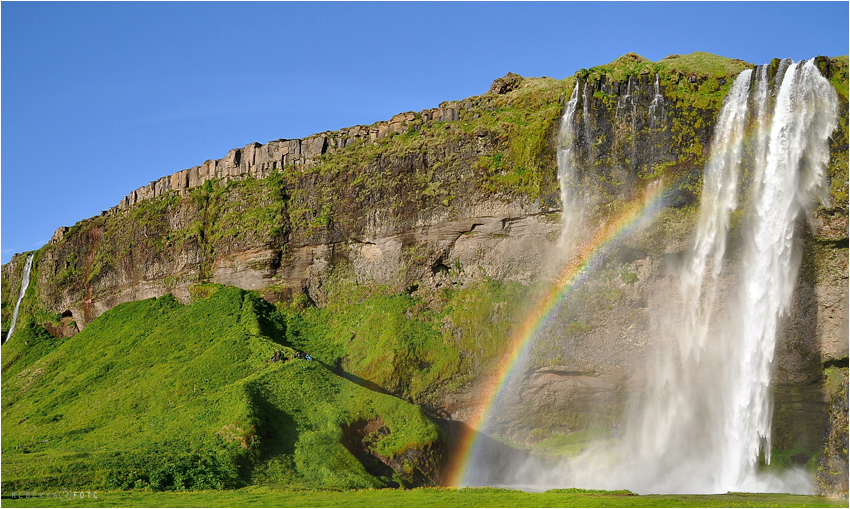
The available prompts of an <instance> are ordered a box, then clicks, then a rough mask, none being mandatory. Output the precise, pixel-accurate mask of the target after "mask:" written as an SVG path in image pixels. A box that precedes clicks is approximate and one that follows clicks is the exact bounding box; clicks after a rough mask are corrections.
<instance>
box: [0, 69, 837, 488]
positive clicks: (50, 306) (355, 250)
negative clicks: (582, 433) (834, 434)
mask: <svg viewBox="0 0 850 509" xmlns="http://www.w3.org/2000/svg"><path fill="white" fill-rule="evenodd" d="M781 65H782V64H781V62H780V61H778V60H776V61H774V62H773V63H772V66H771V70H772V71H771V72H774V73H775V72H776V70H777V69H778V68H779V67H780V66H781ZM818 65H819V67H820V69H821V71H822V73H823V74H824V75H825V76H826V77H827V78H829V79H830V80H831V81H832V82H833V84H835V86H836V89H837V90H838V91H839V96H840V104H841V113H840V116H841V119H840V122H839V128H838V129H837V130H836V132H835V133H834V135H833V138H832V141H831V160H830V167H829V177H830V182H831V184H830V185H831V188H830V190H831V196H832V203H831V205H830V206H828V207H821V208H820V209H818V211H817V213H816V215H815V217H813V218H811V220H809V221H806V222H804V223H801V225H800V229H801V235H802V236H803V239H804V241H803V245H804V248H803V249H804V263H803V268H802V270H801V276H800V279H799V282H798V287H797V290H796V293H795V303H794V308H793V311H792V313H791V316H789V317H787V319H786V320H785V321H784V322H783V326H782V334H781V340H780V344H779V346H778V351H777V359H776V362H775V365H776V375H775V378H776V381H777V383H779V384H785V385H787V386H789V387H791V388H792V389H793V388H794V387H803V386H806V385H807V384H812V383H815V382H820V381H821V379H822V378H823V369H824V365H825V364H824V363H827V364H829V363H836V362H838V363H841V362H844V363H845V364H846V359H847V355H848V353H847V336H848V332H847V317H848V308H847V293H848V292H847V284H848V283H847V281H848V279H847V278H848V268H847V258H848V257H847V231H848V228H847V224H848V223H847V217H848V216H847V214H848V204H847V192H848V189H847V164H848V163H847V161H848V157H847V146H848V145H847V139H848V138H847V117H848V113H847V111H848V101H847V68H848V64H847V58H846V57H840V58H833V59H827V58H823V57H820V58H819V60H818ZM748 67H752V65H751V64H748V63H746V62H742V61H738V60H730V59H725V58H720V57H715V56H712V55H707V54H699V53H698V54H692V55H685V56H678V55H671V56H669V57H667V58H665V59H664V60H662V61H660V62H657V63H655V62H650V61H647V60H645V59H643V58H641V57H639V56H637V55H634V54H629V55H625V56H623V57H621V58H620V59H618V60H616V61H614V62H612V63H611V64H608V65H606V66H599V67H596V68H592V69H582V70H581V71H579V72H577V73H576V75H575V76H571V77H568V78H566V79H564V80H555V79H551V78H521V77H519V76H517V75H513V74H508V75H507V76H506V77H504V78H500V79H498V80H496V81H495V82H494V83H493V85H492V87H491V88H490V90H489V91H488V92H487V93H485V94H483V95H480V96H475V97H471V98H468V99H465V100H463V101H453V102H446V103H442V104H441V105H440V106H439V107H438V108H434V109H429V110H424V111H421V112H417V113H414V112H406V113H402V114H399V115H396V116H395V117H393V118H392V119H391V120H389V121H387V122H378V123H376V124H373V125H371V126H355V127H352V128H349V129H343V130H341V131H338V132H325V133H321V134H317V135H314V136H311V137H308V138H306V139H303V140H276V141H271V142H268V143H266V144H265V145H261V144H259V143H252V144H249V145H247V146H245V147H244V148H241V149H233V150H231V151H230V152H228V154H227V155H226V156H225V157H224V158H222V159H219V160H209V161H206V162H204V163H203V164H201V165H199V166H196V167H193V168H190V169H186V170H182V171H178V172H176V173H174V174H172V175H170V176H166V177H163V178H161V179H159V180H157V181H155V182H151V183H150V184H149V185H147V186H144V187H141V188H139V189H137V190H135V191H133V192H132V193H130V194H129V195H128V196H127V197H125V198H124V199H122V200H121V201H120V203H119V204H118V205H116V206H115V207H113V208H112V209H110V210H109V211H105V212H104V213H102V214H101V215H99V216H97V217H93V218H89V219H86V220H83V221H80V222H78V223H77V224H75V225H74V226H72V227H69V228H64V227H63V228H60V229H58V230H57V232H56V234H55V235H54V236H53V238H52V239H51V241H50V243H49V244H48V245H46V246H44V247H43V248H41V249H39V250H38V251H37V252H36V257H35V265H34V270H33V275H34V276H33V282H32V284H31V286H30V289H29V290H28V292H27V297H26V298H25V300H24V306H23V311H22V318H21V319H22V323H26V324H30V325H32V324H35V325H42V326H45V327H47V328H48V330H50V331H51V332H52V333H53V334H54V335H64V336H69V335H72V334H73V333H74V331H75V330H77V329H79V328H83V327H85V326H86V325H88V324H90V323H91V322H92V321H93V320H94V319H95V318H97V317H98V316H99V315H100V314H102V313H103V312H104V311H106V310H108V309H110V308H112V307H114V306H116V305H117V304H120V303H123V302H127V301H134V300H139V299H144V298H147V297H153V296H161V295H165V294H168V293H171V294H174V296H175V297H177V298H178V299H179V300H181V301H184V302H185V301H188V300H190V292H189V289H190V287H192V286H193V285H196V284H200V283H210V282H213V283H221V284H229V285H234V286H238V287H240V288H243V289H249V290H257V291H259V292H260V293H261V295H263V296H264V297H265V298H266V299H267V300H268V301H270V302H278V303H280V304H281V305H290V303H299V304H298V305H299V306H301V305H307V306H317V307H318V308H323V307H325V306H327V305H328V304H329V303H330V302H332V301H333V299H334V298H336V297H335V296H338V295H340V292H341V290H340V285H342V286H343V287H344V288H347V289H349V290H350V289H352V288H370V289H373V290H374V289H380V291H381V292H384V293H386V294H389V295H399V294H402V295H403V294H408V295H410V296H411V297H413V298H415V299H419V301H420V302H421V303H422V305H421V312H423V313H425V312H436V313H442V312H444V311H445V310H446V306H447V305H448V304H447V301H446V299H444V298H442V297H441V292H442V291H444V290H447V289H475V288H478V287H479V286H480V285H482V284H487V282H490V281H495V282H497V283H499V284H512V285H518V287H520V288H522V289H523V290H522V291H521V292H519V293H514V294H511V295H513V296H507V297H506V296H504V295H501V294H500V296H499V297H493V299H492V300H487V299H484V300H483V301H482V304H481V309H478V310H477V311H476V313H477V315H476V316H475V317H474V320H472V321H471V322H470V323H473V325H468V324H465V323H461V322H460V320H459V318H457V317H456V316H454V315H452V317H451V318H450V319H448V318H446V319H444V320H443V322H442V327H443V329H444V331H445V334H446V335H445V336H444V337H454V338H456V348H458V350H459V351H460V354H459V355H460V356H461V357H462V359H463V361H464V363H461V364H459V366H462V368H459V369H461V370H462V371H465V374H464V373H455V374H454V375H464V376H458V379H457V380H455V381H454V382H456V383H453V381H452V380H451V378H453V376H454V375H452V376H446V377H445V379H441V380H434V381H433V382H434V388H437V387H443V388H448V389H449V390H441V391H437V390H436V389H432V390H430V391H428V390H425V391H419V392H416V391H412V390H410V389H409V387H407V386H405V385H404V384H401V385H398V384H395V385H393V387H395V391H396V392H397V393H398V394H400V395H404V396H405V397H410V398H412V399H413V400H414V401H416V402H418V403H421V404H424V405H425V406H426V407H427V408H429V411H431V412H432V415H434V416H435V418H437V419H442V422H443V423H444V424H445V425H446V426H447V427H449V428H450V427H451V426H452V425H453V424H452V423H453V422H454V423H457V422H463V421H465V420H466V419H467V418H468V416H469V412H470V409H471V408H472V407H473V406H474V403H475V402H476V398H478V397H479V395H478V394H477V393H476V392H475V389H474V387H475V384H473V383H468V382H469V381H470V380H473V379H474V378H475V376H477V375H481V374H482V373H483V372H486V370H487V369H488V367H489V366H491V365H492V363H491V361H492V360H493V359H494V358H497V357H498V351H499V348H498V346H499V341H500V339H499V337H500V334H497V333H496V332H493V333H492V334H490V335H489V336H486V337H485V338H484V339H481V338H478V339H474V340H473V339H471V338H473V336H475V333H471V332H470V331H475V330H478V329H476V327H478V328H479V329H480V328H481V327H490V328H492V330H493V331H499V330H500V331H502V332H504V331H505V330H507V329H508V328H509V327H510V323H511V321H512V320H514V319H515V317H514V315H512V314H511V313H509V312H507V311H506V308H515V309H521V308H522V301H523V300H524V299H527V298H528V296H529V295H533V294H534V292H535V291H536V290H535V289H536V288H537V286H539V285H540V284H542V283H541V282H545V281H546V280H547V278H549V277H551V276H552V275H553V274H554V270H555V267H553V264H552V263H551V260H552V257H553V253H554V252H556V251H557V249H556V246H557V242H558V238H559V230H560V201H559V190H558V180H557V170H556V151H557V148H558V146H557V137H558V131H559V120H560V118H561V116H562V114H563V109H564V105H565V104H566V102H567V100H568V99H569V97H570V95H571V93H572V92H573V90H574V88H575V87H579V88H578V89H577V92H578V93H580V94H583V97H584V98H585V100H584V101H583V104H586V105H587V106H586V107H585V108H584V109H583V110H581V111H577V112H576V115H577V122H578V123H579V124H581V125H582V126H583V128H582V129H581V130H580V131H579V132H578V135H577V141H578V144H577V146H578V161H579V168H578V172H577V175H578V183H579V185H580V186H581V188H582V189H583V190H584V199H585V200H586V203H587V204H588V205H589V208H590V212H589V214H590V215H591V216H592V217H594V218H596V219H597V220H598V221H599V222H604V221H605V220H606V219H607V218H609V217H611V216H612V215H613V214H614V213H616V211H617V208H618V206H619V205H618V204H621V203H622V202H627V201H629V200H632V199H634V198H635V197H636V196H637V195H638V194H639V192H640V191H641V190H642V189H643V188H644V187H645V186H646V185H648V184H649V183H651V182H655V181H658V180H664V181H665V182H668V183H673V185H670V186H668V187H669V190H668V191H666V197H665V203H667V207H666V208H665V209H664V211H663V212H662V214H661V216H660V217H659V219H658V220H657V221H656V222H655V223H654V224H653V225H652V226H650V227H648V228H646V229H644V230H642V231H640V232H639V233H637V234H636V235H635V236H634V237H633V238H630V239H629V240H628V241H627V242H626V243H625V244H624V245H623V246H622V247H620V248H619V249H618V250H617V251H616V252H614V253H613V254H612V255H611V256H609V257H608V258H607V259H606V260H605V264H604V267H601V268H600V270H598V271H597V272H596V273H595V275H594V276H593V278H592V280H590V281H589V282H588V283H587V284H586V285H585V286H584V287H583V288H581V289H580V290H579V291H578V292H577V293H576V295H575V296H574V298H573V299H572V301H571V303H570V305H569V306H568V309H567V310H566V311H565V312H564V313H563V314H562V316H561V317H560V319H559V321H558V323H557V324H555V325H553V326H552V327H553V330H551V331H550V335H549V337H548V338H544V339H543V340H542V341H541V342H540V345H539V346H538V347H537V348H536V349H535V353H534V356H535V361H534V363H533V365H532V367H531V369H530V371H529V372H528V375H527V378H526V380H525V382H524V384H523V386H522V389H521V391H522V392H521V394H520V396H519V397H520V398H521V401H522V402H523V404H524V405H525V407H524V408H526V411H525V412H523V413H522V415H520V416H519V417H516V416H515V415H514V416H513V417H511V416H509V415H508V414H506V417H505V420H504V421H503V422H501V423H500V429H499V434H501V435H502V436H504V437H507V438H508V439H510V440H513V441H514V442H515V443H522V444H526V445H529V446H531V445H533V444H534V443H535V442H537V441H540V440H542V439H544V438H546V437H547V436H548V435H549V434H551V433H552V432H556V431H557V432H561V433H568V432H570V431H575V430H582V429H586V428H588V427H589V426H592V425H594V423H596V424H598V423H606V424H607V423H608V422H610V421H611V420H612V419H615V418H616V416H617V415H618V414H619V413H621V412H622V411H623V409H622V402H623V401H624V391H625V390H626V387H627V385H628V384H629V383H634V380H633V378H634V376H636V373H637V370H636V368H637V367H638V366H640V365H641V363H642V358H643V356H644V355H645V353H646V352H647V349H648V347H649V346H651V345H652V344H653V342H654V332H655V331H657V330H658V327H659V324H658V323H656V321H657V320H658V318H657V317H661V316H665V310H672V309H674V308H675V307H676V306H677V303H678V302H679V296H678V293H677V292H678V290H677V287H676V284H675V282H674V281H673V280H672V278H671V277H670V274H671V271H670V267H673V266H675V264H676V263H677V262H678V260H679V257H680V256H681V253H682V252H683V251H685V249H686V248H687V247H688V243H689V242H690V240H691V235H692V232H693V224H694V221H695V217H696V211H697V208H698V203H699V196H700V188H701V175H702V169H703V167H704V165H705V162H706V159H707V158H708V157H709V154H710V149H711V147H710V146H709V145H710V140H711V135H712V130H713V128H714V125H715V121H716V117H717V113H718V110H719V108H720V106H721V104H722V101H723V98H724V97H725V94H726V93H727V92H728V90H729V87H730V85H731V83H732V82H733V81H734V78H735V76H736V75H737V74H738V73H739V72H740V71H741V70H743V69H745V68H748ZM742 178H745V179H746V178H751V175H749V173H747V172H745V174H744V175H743V177H742ZM730 235H731V240H730V242H731V243H732V247H731V248H730V255H729V256H730V258H731V259H732V260H733V261H734V260H735V259H736V256H739V253H740V249H739V248H738V250H737V251H736V242H738V243H739V244H740V243H742V242H743V240H742V239H740V238H738V237H739V236H740V233H738V230H735V228H734V225H733V229H732V232H731V234H730ZM736 235H738V237H736ZM739 247H740V246H739ZM24 258H25V257H24V256H23V255H16V256H15V257H13V259H12V260H11V261H10V262H9V263H8V264H6V265H4V266H3V268H2V277H3V286H2V288H3V294H2V302H3V329H4V333H5V330H6V329H7V327H8V325H7V324H8V321H9V320H8V317H9V316H10V315H11V307H12V306H14V299H15V297H16V292H17V289H18V288H19V286H20V274H21V270H22V265H23V261H24ZM731 266H732V267H733V270H732V271H731V272H730V274H729V275H728V276H727V280H726V281H725V283H724V284H726V285H729V286H731V285H732V284H733V283H734V280H735V278H736V277H737V276H736V270H741V268H740V265H737V266H736V264H735V263H731ZM536 285H537V286H536ZM342 291H343V292H344V291H346V290H342ZM488 295H489V294H488ZM492 295H496V293H493V294H492ZM647 310H652V313H650V312H648V311H647ZM476 324H477V325H476ZM500 327H501V328H500ZM556 328H557V329H558V330H557V331H556V330H555V329H556ZM488 330H489V329H488ZM563 331H567V333H568V334H567V336H568V337H569V340H568V341H555V338H556V337H560V336H562V335H563ZM475 337H477V336H475ZM423 362H425V361H424V357H423V359H420V360H419V365H418V367H416V368H410V369H418V370H420V371H422V372H425V370H427V369H430V368H428V367H427V366H425V365H424V364H423ZM429 362H430V361H429ZM414 364H415V363H414ZM405 369H407V368H405ZM352 374H353V375H355V376H360V377H363V378H366V379H370V373H369V372H356V371H355V372H353V373H352ZM845 374H846V370H845ZM423 376H424V375H423ZM414 379H415V378H409V380H414ZM373 381H375V382H376V383H378V385H383V384H384V383H385V382H386V381H385V380H373ZM410 383H413V382H410ZM816 387H817V389H816V390H815V391H814V397H815V398H816V399H818V400H819V401H822V404H821V406H820V407H818V408H820V410H819V412H820V413H818V415H819V416H821V417H819V419H820V420H819V421H818V423H817V425H818V426H820V428H819V429H820V430H823V429H825V427H826V426H827V421H828V420H829V419H832V420H829V422H830V423H833V421H835V419H839V420H838V421H835V422H838V424H830V426H832V428H830V429H833V428H834V427H835V426H836V425H837V426H840V425H841V424H840V423H841V422H842V421H841V420H840V419H841V417H840V416H838V417H835V416H834V415H833V414H834V413H835V412H832V414H830V413H829V412H831V410H830V409H832V408H839V407H840V405H837V406H836V405H835V404H830V405H827V402H828V398H829V397H830V396H829V394H828V393H827V392H825V391H826V390H825V389H821V388H820V387H822V386H821V385H816ZM792 389H789V390H788V391H785V392H783V391H781V390H780V391H778V396H777V408H785V406H786V405H784V403H783V399H782V398H783V397H784V396H783V394H786V393H788V394H791V393H793V394H797V392H794V390H792ZM413 394H416V395H413ZM843 394H844V397H846V386H845V389H844V392H843ZM798 399H799V398H798ZM788 401H789V403H788V405H787V406H788V407H789V408H791V407H793V406H794V405H795V404H796V403H794V401H797V400H795V399H794V397H792V396H788ZM827 407H828V408H827ZM845 408H846V405H845ZM792 413H793V412H792ZM843 415H844V417H843V419H844V421H843V422H844V423H845V424H844V426H845V428H846V411H845V413H844V414H843ZM799 422H800V421H799V419H794V418H789V419H785V420H783V419H777V420H776V421H775V425H776V426H780V427H782V426H784V427H785V428H784V429H780V430H778V431H777V432H776V433H775V436H783V433H784V434H785V436H787V437H788V438H787V442H788V443H787V444H785V445H786V446H787V447H783V448H787V449H789V450H790V449H792V448H794V447H797V446H800V447H803V446H802V445H800V444H801V443H802V442H806V444H805V448H806V450H807V451H811V449H812V448H813V446H812V439H811V437H810V436H809V435H811V432H808V433H809V435H806V437H804V438H800V437H801V436H802V435H805V434H806V432H804V431H802V430H800V429H799V428H800V426H799V425H798V423H799ZM816 434H817V440H815V442H817V441H818V440H820V438H821V437H822V432H821V431H817V432H816ZM815 445H817V444H815ZM844 457H845V461H846V453H845V456H844ZM806 461H808V457H807V458H806ZM806 461H803V463H805V462H806ZM832 484H835V483H834V482H833V483H832ZM844 486H846V481H845V484H844ZM845 489H846V488H845Z"/></svg>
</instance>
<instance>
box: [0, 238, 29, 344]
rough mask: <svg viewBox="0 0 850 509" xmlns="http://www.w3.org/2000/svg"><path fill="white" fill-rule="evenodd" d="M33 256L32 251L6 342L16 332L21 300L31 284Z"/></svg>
mask: <svg viewBox="0 0 850 509" xmlns="http://www.w3.org/2000/svg"><path fill="white" fill-rule="evenodd" d="M32 257H33V253H30V254H29V256H27V261H26V263H25V264H24V273H23V275H22V276H21V293H19V294H18V301H17V302H16V303H15V312H14V313H12V326H11V327H9V332H8V333H7V334H6V338H5V339H4V340H3V342H4V343H5V342H6V341H8V340H9V338H11V337H12V334H14V333H15V324H16V323H17V322H18V312H19V311H20V310H21V301H22V300H24V294H25V293H26V291H27V287H29V285H30V270H31V269H32Z"/></svg>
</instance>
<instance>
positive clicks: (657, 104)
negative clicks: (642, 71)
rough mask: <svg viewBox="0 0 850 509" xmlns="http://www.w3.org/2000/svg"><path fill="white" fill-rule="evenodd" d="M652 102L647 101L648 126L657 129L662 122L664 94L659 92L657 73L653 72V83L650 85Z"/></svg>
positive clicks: (659, 85)
mask: <svg viewBox="0 0 850 509" xmlns="http://www.w3.org/2000/svg"><path fill="white" fill-rule="evenodd" d="M652 93H653V95H652V102H651V103H649V118H650V127H651V128H652V129H657V128H658V125H659V124H662V123H663V122H664V113H665V112H664V95H662V94H661V84H660V82H659V78H658V73H655V84H654V85H653V86H652Z"/></svg>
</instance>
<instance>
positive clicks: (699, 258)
mask: <svg viewBox="0 0 850 509" xmlns="http://www.w3.org/2000/svg"><path fill="white" fill-rule="evenodd" d="M751 75H752V71H751V70H745V71H743V72H742V73H741V74H740V75H739V76H738V78H737V79H736V80H735V83H734V84H733V85H732V89H731V90H730V91H729V94H728V95H727V96H726V100H725V101H724V103H723V107H722V108H721V110H720V113H719V114H718V118H717V126H716V127H715V129H714V137H713V139H712V142H711V146H712V156H711V158H710V159H709V161H708V164H707V165H706V167H705V171H704V174H703V184H702V201H701V203H700V214H699V222H698V223H697V224H698V226H697V234H696V240H695V241H694V245H693V248H692V250H691V256H690V259H689V260H687V264H686V265H685V267H684V270H683V271H682V273H681V292H682V297H683V300H684V305H685V316H684V319H685V331H684V334H683V337H682V339H681V341H680V342H679V346H680V349H681V353H682V355H683V357H684V358H687V357H688V356H689V355H690V353H691V351H692V350H693V348H694V346H698V347H703V346H704V345H705V339H706V325H707V322H706V321H705V320H704V319H703V318H702V317H704V316H710V315H711V308H712V306H713V304H714V302H713V298H714V295H715V291H714V288H715V287H714V285H715V284H716V282H717V278H718V276H719V275H720V271H721V268H722V260H723V255H724V253H725V252H726V230H728V228H729V215H730V214H731V212H732V211H733V210H734V209H735V207H736V206H737V196H738V173H739V171H740V167H741V159H742V157H743V144H744V135H745V131H746V120H747V111H748V108H747V100H748V95H749V94H748V93H749V88H750V78H751ZM709 258H711V261H712V262H713V265H714V267H713V270H712V272H711V281H712V285H713V286H712V289H711V291H709V292H708V296H709V299H708V302H706V303H704V306H701V305H700V297H701V295H702V293H703V292H702V284H703V280H704V276H705V273H706V270H707V269H708V262H709Z"/></svg>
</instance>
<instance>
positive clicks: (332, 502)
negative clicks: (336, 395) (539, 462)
mask: <svg viewBox="0 0 850 509" xmlns="http://www.w3.org/2000/svg"><path fill="white" fill-rule="evenodd" d="M10 496H11V495H10V494H8V493H7V492H4V497H3V506H4V507H68V506H78V507H846V506H847V501H846V499H834V498H825V497H814V496H806V495H786V494H773V493H766V494H761V493H727V494H723V495H634V494H632V493H630V492H628V491H616V492H605V491H595V490H578V489H563V490H551V491H547V492H544V493H525V492H522V491H516V490H506V489H496V488H465V489H453V488H420V489H414V490H399V489H382V490H357V491H326V490H286V489H273V488H257V487H248V488H244V489H241V490H232V491H201V492H179V493H174V492H161V493H146V492H140V491H131V492H128V491H124V492H98V493H97V498H96V499H95V498H93V496H94V494H93V493H92V494H86V498H84V499H80V498H74V494H73V492H71V493H69V495H68V498H67V499H51V498H20V499H13V498H10ZM62 496H64V494H62Z"/></svg>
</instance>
